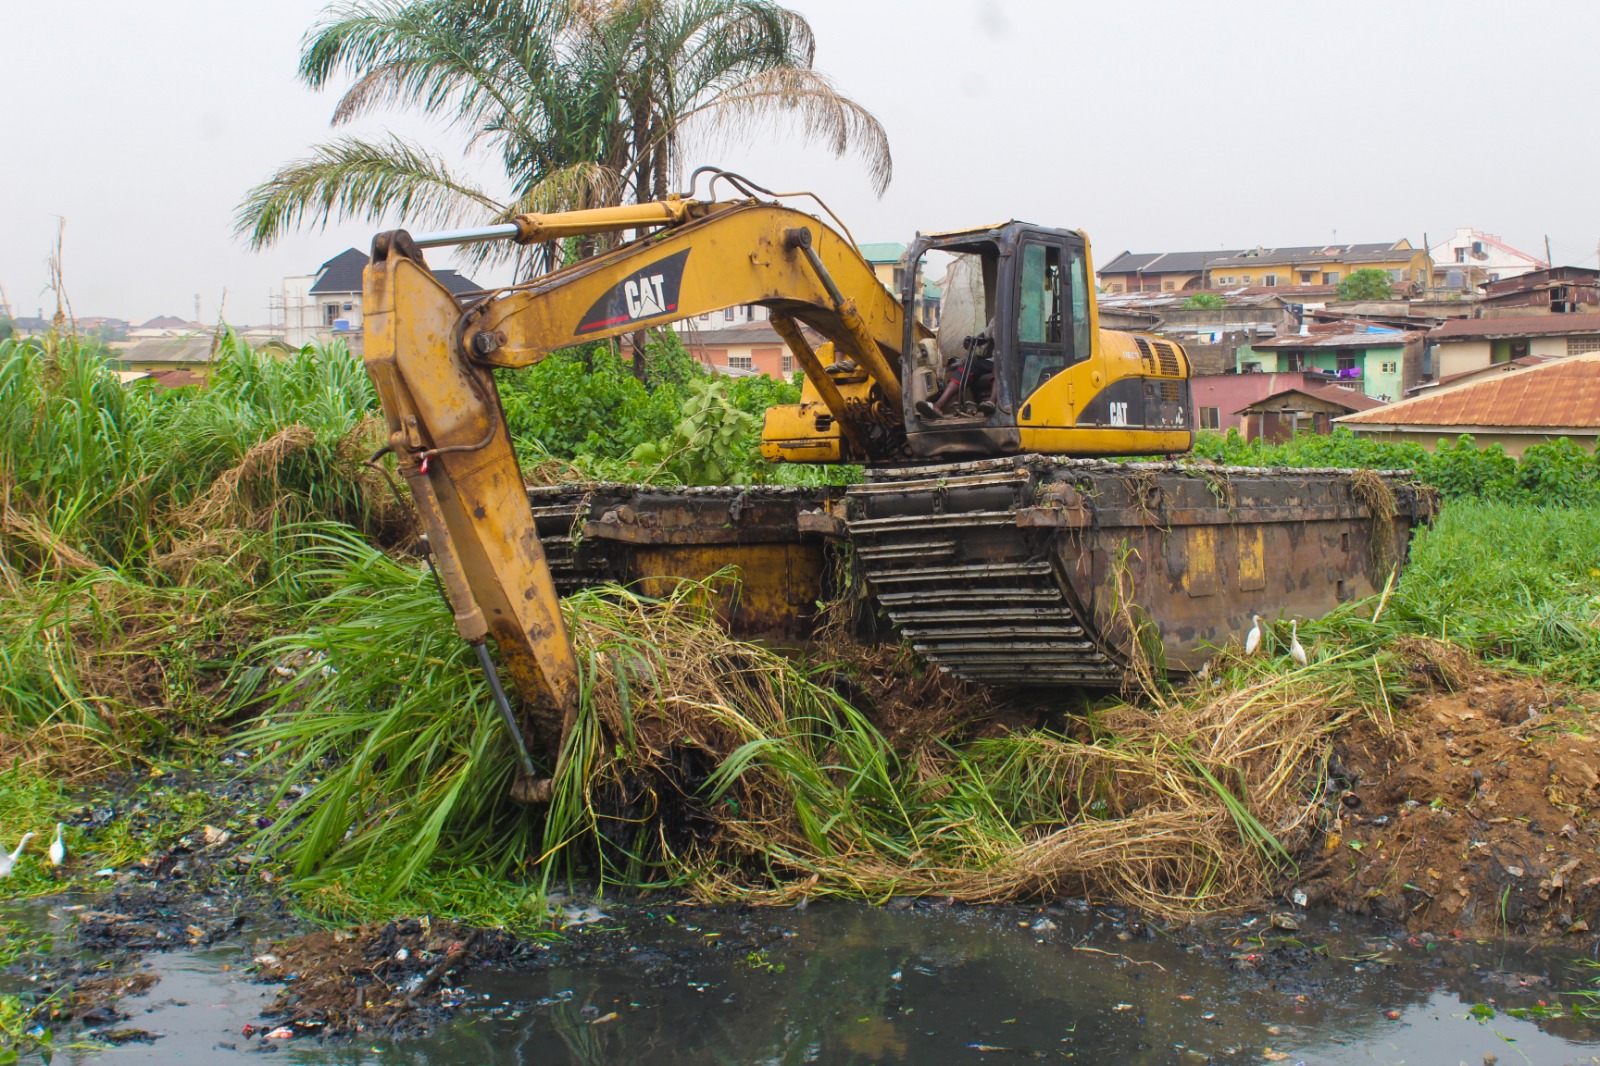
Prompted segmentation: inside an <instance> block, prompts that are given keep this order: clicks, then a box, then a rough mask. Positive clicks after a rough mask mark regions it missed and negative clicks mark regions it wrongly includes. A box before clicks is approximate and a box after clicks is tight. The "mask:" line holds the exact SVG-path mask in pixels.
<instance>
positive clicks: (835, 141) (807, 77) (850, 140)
mask: <svg viewBox="0 0 1600 1066" xmlns="http://www.w3.org/2000/svg"><path fill="white" fill-rule="evenodd" d="M781 119H789V120H792V121H797V122H798V124H799V127H800V134H801V136H802V137H803V138H804V139H805V140H807V141H810V142H813V143H820V144H821V145H823V146H824V147H825V148H827V149H828V150H829V151H831V152H832V153H833V154H834V156H836V157H840V158H842V157H844V156H846V155H854V156H856V157H857V158H859V159H860V160H861V161H862V163H864V164H865V165H866V168H867V174H868V177H869V178H870V179H871V181H872V187H873V189H874V191H876V192H877V193H878V195H880V196H881V195H883V192H884V190H885V189H887V188H888V187H889V182H890V180H891V179H892V178H893V177H894V158H893V156H892V155H891V153H890V151H889V134H888V133H887V131H885V130H884V128H883V124H882V123H880V122H879V121H878V119H877V117H876V116H874V115H873V114H872V112H870V111H868V110H867V109H866V108H865V107H862V106H861V105H860V104H858V103H856V102H855V101H854V100H852V99H850V98H849V97H847V96H845V95H843V94H842V93H840V92H839V91H838V90H837V89H836V88H834V86H833V83H832V82H830V81H829V80H828V78H827V77H826V76H825V75H823V74H819V73H818V72H817V71H814V70H801V69H797V68H793V67H790V68H780V69H777V70H768V71H763V72H762V73H759V74H754V75H751V76H750V77H748V78H745V79H743V80H742V81H739V82H737V83H736V84H733V85H730V86H728V87H727V88H725V89H723V90H722V91H720V92H718V93H717V94H716V95H715V96H713V97H711V98H710V99H709V100H707V101H705V102H704V103H702V104H700V105H699V106H698V107H695V108H693V109H692V110H689V111H687V112H685V113H684V114H683V116H682V117H681V118H679V119H678V120H677V121H676V122H675V123H674V124H673V125H672V126H670V127H668V129H667V131H666V134H665V135H666V136H667V137H669V138H671V139H672V140H673V141H677V140H678V138H679V137H680V136H681V135H684V134H688V135H689V136H690V137H692V138H695V139H697V140H700V141H701V142H703V143H706V142H714V141H718V140H729V141H743V140H749V139H750V138H752V137H754V136H756V135H757V134H758V133H759V132H761V131H763V130H767V129H770V128H771V126H772V125H773V123H775V122H776V121H778V120H781ZM678 154H682V148H681V146H680V148H679V153H678Z"/></svg>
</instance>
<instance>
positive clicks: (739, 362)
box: [728, 355, 755, 370]
mask: <svg viewBox="0 0 1600 1066" xmlns="http://www.w3.org/2000/svg"><path fill="white" fill-rule="evenodd" d="M728 369H729V370H753V369H755V367H754V363H753V361H752V360H751V358H750V357H749V356H748V355H730V356H728Z"/></svg>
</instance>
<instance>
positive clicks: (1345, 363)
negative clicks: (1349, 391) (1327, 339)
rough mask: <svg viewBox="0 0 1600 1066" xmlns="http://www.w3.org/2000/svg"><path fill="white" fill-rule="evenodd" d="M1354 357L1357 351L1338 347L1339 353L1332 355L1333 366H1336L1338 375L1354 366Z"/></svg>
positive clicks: (1352, 368) (1355, 357)
mask: <svg viewBox="0 0 1600 1066" xmlns="http://www.w3.org/2000/svg"><path fill="white" fill-rule="evenodd" d="M1356 359H1357V353H1355V352H1353V351H1351V350H1350V349H1349V348H1340V349H1339V354H1338V355H1337V356H1335V357H1334V366H1335V367H1337V368H1338V371H1339V373H1340V375H1343V374H1344V372H1345V371H1346V370H1354V369H1355V368H1356Z"/></svg>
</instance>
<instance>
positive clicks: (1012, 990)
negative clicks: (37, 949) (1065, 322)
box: [58, 904, 1600, 1066]
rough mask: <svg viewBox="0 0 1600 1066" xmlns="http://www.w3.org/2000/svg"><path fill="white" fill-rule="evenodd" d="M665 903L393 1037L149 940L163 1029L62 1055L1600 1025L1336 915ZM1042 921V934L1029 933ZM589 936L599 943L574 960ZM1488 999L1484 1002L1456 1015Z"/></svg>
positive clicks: (478, 986)
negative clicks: (1176, 917) (1206, 921)
mask: <svg viewBox="0 0 1600 1066" xmlns="http://www.w3.org/2000/svg"><path fill="white" fill-rule="evenodd" d="M685 913H686V912H684V911H681V910H680V911H678V912H676V914H677V919H676V921H668V920H666V919H665V918H664V916H662V915H657V914H654V913H653V912H650V911H648V910H619V911H617V912H616V913H615V914H613V916H612V918H611V919H610V920H609V921H608V922H605V923H601V924H602V925H605V926H609V927H611V928H612V929H616V928H617V927H619V926H621V927H624V928H625V930H626V932H625V933H622V934H618V933H614V932H612V933H607V932H603V931H602V932H599V933H595V932H593V930H594V928H595V927H589V928H588V929H585V930H584V931H583V932H582V934H580V935H578V936H577V937H576V938H575V944H574V946H573V947H571V948H566V949H561V950H560V951H558V952H557V953H555V955H554V956H553V957H555V958H558V959H559V960H561V961H557V962H555V963H553V964H552V965H550V966H549V967H548V968H544V969H542V970H540V971H539V972H536V973H532V974H526V973H523V974H518V973H506V972H495V971H487V970H480V971H476V972H474V973H473V974H472V976H471V977H470V978H469V979H468V980H467V981H466V982H465V984H464V987H463V990H462V997H463V999H464V1000H466V1001H468V1002H470V1003H472V1004H473V1007H472V1009H471V1010H469V1011H467V1012H465V1013H463V1014H461V1015H458V1016H457V1018H456V1019H455V1020H453V1021H451V1022H448V1023H446V1024H444V1025H443V1026H441V1027H440V1028H439V1029H437V1030H436V1031H435V1032H433V1033H432V1034H430V1035H428V1036H424V1037H421V1038H417V1039H413V1040H410V1041H406V1042H403V1043H393V1042H390V1041H387V1040H373V1039H371V1038H369V1039H366V1040H355V1041H352V1042H350V1043H347V1044H343V1045H335V1044H327V1045H321V1044H318V1043H317V1042H316V1041H314V1040H309V1039H305V1038H301V1039H296V1040H291V1041H271V1042H265V1041H261V1040H259V1039H254V1040H249V1039H245V1038H243V1037H241V1036H240V1035H239V1034H240V1030H241V1029H242V1027H243V1026H244V1025H245V1024H246V1023H254V1024H260V1019H259V1017H258V1012H259V1010H260V1008H261V1006H262V1005H263V1004H264V1003H265V1001H266V1000H267V998H269V996H270V994H271V992H272V990H271V989H270V988H267V987H264V986H261V985H256V984H252V983H250V982H249V981H248V980H247V979H244V978H243V977H242V976H241V974H240V972H239V968H240V967H241V966H242V964H244V963H247V962H248V952H241V951H240V950H239V949H237V948H234V949H231V950H217V951H210V952H184V953H174V954H170V955H164V956H163V955H153V956H150V957H149V958H148V960H147V964H148V965H149V966H150V967H151V968H152V969H153V970H154V971H155V972H157V973H159V974H160V975H161V981H160V983H159V984H157V985H156V986H155V987H154V988H153V989H152V990H151V991H150V992H149V993H148V994H146V995H144V996H140V997H131V998H129V999H127V1000H124V1001H123V1009H124V1010H125V1011H128V1012H129V1013H131V1014H132V1015H133V1017H132V1018H131V1019H130V1020H129V1021H128V1022H126V1023H124V1024H126V1025H132V1026H137V1027H139V1028H143V1029H149V1030H152V1031H156V1032H161V1033H164V1034H166V1035H165V1036H163V1037H162V1038H161V1039H159V1040H157V1041H156V1042H155V1043H153V1044H148V1045H142V1044H138V1045H128V1046H125V1047H121V1048H116V1049H114V1050H110V1051H106V1052H103V1053H92V1054H85V1055H77V1056H72V1055H69V1056H66V1058H68V1059H70V1060H72V1061H96V1062H105V1063H110V1064H132V1063H174V1062H206V1063H209V1062H229V1061H235V1060H243V1059H246V1058H248V1059H251V1060H255V1061H260V1060H261V1057H262V1056H263V1055H267V1056H269V1057H270V1059H271V1060H273V1061H279V1062H294V1063H302V1062H303V1063H418V1064H421V1063H479V1062H481V1063H519V1064H520V1063H530V1064H531V1063H541V1064H542V1063H571V1064H583V1066H591V1064H594V1066H597V1064H602V1063H604V1064H620V1063H661V1064H679V1063H684V1064H687V1063H697V1064H698V1063H761V1064H780V1063H781V1064H787V1063H812V1062H815V1063H841V1064H844V1063H919V1064H920V1063H933V1064H943V1063H962V1064H968V1063H972V1064H980V1063H1013V1062H1018V1063H1020V1062H1028V1061H1050V1062H1054V1061H1071V1062H1087V1063H1104V1064H1129V1066H1132V1064H1141V1066H1142V1064H1147V1063H1149V1064H1155V1063H1177V1064H1195V1066H1198V1064H1201V1063H1206V1062H1217V1063H1270V1062H1282V1063H1285V1064H1287V1066H1294V1064H1295V1063H1306V1064H1308V1066H1309V1064H1346V1063H1348V1064H1356V1063H1361V1064H1374V1063H1382V1064H1393V1066H1399V1064H1406V1066H1431V1064H1444V1066H1455V1064H1457V1063H1470V1064H1474V1066H1476V1064H1479V1063H1482V1062H1484V1061H1486V1060H1485V1055H1493V1056H1495V1057H1496V1058H1497V1059H1498V1061H1499V1062H1500V1063H1503V1064H1510V1063H1527V1064H1537V1066H1547V1064H1551V1066H1553V1064H1564V1063H1585V1064H1589V1063H1600V1022H1585V1021H1578V1020H1571V1019H1566V1020H1551V1019H1540V1020H1532V1019H1522V1018H1517V1017H1513V1016H1510V1015H1508V1014H1506V1013H1504V1009H1505V1008H1508V1007H1509V1008H1531V1007H1536V1006H1537V1004H1538V1002H1539V1001H1540V1000H1543V1001H1545V1002H1546V1003H1549V1004H1554V1003H1558V1002H1562V1001H1564V1000H1565V1001H1567V1002H1570V1000H1569V999H1568V998H1567V997H1564V996H1562V995H1561V993H1562V992H1564V991H1571V990H1575V989H1579V988H1582V987H1585V982H1586V981H1587V980H1589V978H1590V977H1591V976H1592V975H1593V974H1594V973H1595V972H1600V971H1583V970H1581V969H1579V968H1578V967H1576V966H1575V965H1574V963H1573V959H1572V957H1571V955H1570V954H1563V953H1561V952H1559V951H1550V950H1543V951H1538V952H1528V951H1522V950H1511V949H1504V948H1499V947H1496V946H1494V945H1477V944H1458V943H1448V942H1441V943H1436V944H1432V945H1429V944H1425V943H1421V942H1416V941H1411V940H1409V939H1408V938H1399V939H1397V940H1391V939H1386V938H1385V937H1384V936H1383V935H1382V934H1381V933H1380V932H1379V931H1377V930H1376V929H1374V928H1372V927H1368V926H1364V925H1360V924H1358V923H1356V922H1354V921H1353V920H1350V919H1344V918H1336V919H1333V920H1332V921H1331V922H1330V921H1327V920H1318V919H1316V918H1311V919H1306V920H1305V922H1304V926H1303V927H1302V928H1301V929H1300V930H1299V931H1298V932H1297V933H1293V934H1290V933H1284V932H1282V931H1272V930H1270V929H1266V928H1265V927H1266V926H1267V923H1266V921H1265V920H1257V921H1255V922H1254V923H1252V924H1251V925H1248V926H1241V925H1240V924H1239V923H1232V924H1223V925H1219V926H1215V927H1212V928H1210V929H1208V930H1206V931H1204V932H1198V931H1193V930H1189V931H1184V932H1182V933H1177V934H1172V935H1167V934H1159V933H1158V934H1153V935H1152V934H1149V933H1147V932H1145V931H1144V930H1142V929H1140V927H1138V926H1123V925H1121V924H1119V923H1117V922H1116V921H1115V920H1114V919H1113V918H1111V917H1109V916H1105V915H1100V914H1095V913H1090V914H1077V913H1074V912H1072V911H1070V910H1067V911H1061V910H1054V909H1052V910H1049V911H1040V910H1036V909H1035V910H1021V909H1017V908H976V909H952V910H945V909H931V910H922V909H905V910H895V909H891V908H869V907H863V906H851V905H842V904H829V905H823V904H817V905H814V906H812V907H810V908H809V909H807V910H804V911H766V912H755V913H744V914H739V913H732V912H706V913H696V912H688V914H689V917H688V918H687V919H685V918H684V917H683V916H684V914H685ZM1041 919H1043V920H1046V921H1047V922H1049V923H1054V925H1055V928H1054V929H1050V928H1034V926H1033V923H1035V922H1038V921H1040V920H1041ZM752 930H754V934H753V935H752ZM1263 936H1266V937H1267V939H1266V941H1265V943H1263V942H1262V941H1261V940H1260V939H1258V938H1260V937H1263ZM590 937H595V938H596V939H595V942H596V943H599V942H600V940H602V939H603V940H605V941H606V942H607V943H609V944H610V947H608V948H607V949H606V950H605V951H596V952H593V953H592V954H586V953H585V951H584V948H583V945H584V942H585V940H588V939H589V938H590ZM1123 937H1126V938H1127V939H1123ZM1290 937H1294V938H1297V939H1289V938H1290ZM752 945H755V946H752ZM224 965H229V966H232V967H233V969H232V970H229V971H224V970H223V969H222V967H223V966H224ZM1490 1001H1493V1004H1494V1007H1495V1008H1496V1013H1495V1016H1494V1017H1493V1018H1492V1019H1487V1020H1479V1019H1477V1018H1474V1017H1472V1016H1470V1015H1469V1009H1470V1008H1471V1007H1472V1006H1473V1005H1475V1004H1485V1005H1487V1004H1489V1003H1490ZM1391 1014H1395V1015H1397V1016H1396V1017H1390V1015H1391ZM58 1061H59V1060H58Z"/></svg>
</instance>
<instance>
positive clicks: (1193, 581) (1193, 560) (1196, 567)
mask: <svg viewBox="0 0 1600 1066" xmlns="http://www.w3.org/2000/svg"><path fill="white" fill-rule="evenodd" d="M1184 539H1185V544H1184V555H1183V559H1184V568H1183V590H1184V591H1185V592H1187V593H1188V594H1189V595H1191V596H1197V597H1198V596H1210V595H1211V594H1212V593H1214V592H1216V591H1217V527H1216V526H1190V527H1189V528H1188V529H1187V530H1185V531H1184Z"/></svg>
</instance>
